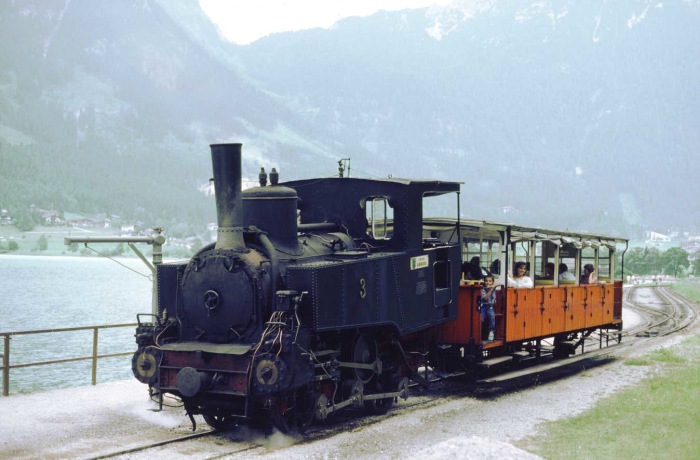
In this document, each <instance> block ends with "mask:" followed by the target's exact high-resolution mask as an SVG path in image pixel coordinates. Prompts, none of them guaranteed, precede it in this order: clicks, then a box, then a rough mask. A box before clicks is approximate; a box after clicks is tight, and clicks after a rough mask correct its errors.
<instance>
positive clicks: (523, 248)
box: [509, 241, 532, 273]
mask: <svg viewBox="0 0 700 460" xmlns="http://www.w3.org/2000/svg"><path fill="white" fill-rule="evenodd" d="M511 262H512V263H511V267H510V268H509V270H510V271H513V265H515V263H516V262H525V263H526V264H527V269H528V271H529V272H530V273H531V269H532V267H530V242H529V241H519V242H517V243H513V257H512V258H511Z"/></svg>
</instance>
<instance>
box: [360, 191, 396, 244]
mask: <svg viewBox="0 0 700 460" xmlns="http://www.w3.org/2000/svg"><path fill="white" fill-rule="evenodd" d="M365 211H366V213H367V214H366V217H367V224H368V227H369V228H368V233H369V236H370V237H372V238H373V239H375V240H387V239H389V238H391V227H390V225H391V221H393V218H394V210H393V208H392V207H391V206H389V200H387V199H386V197H373V198H367V201H366V202H365Z"/></svg>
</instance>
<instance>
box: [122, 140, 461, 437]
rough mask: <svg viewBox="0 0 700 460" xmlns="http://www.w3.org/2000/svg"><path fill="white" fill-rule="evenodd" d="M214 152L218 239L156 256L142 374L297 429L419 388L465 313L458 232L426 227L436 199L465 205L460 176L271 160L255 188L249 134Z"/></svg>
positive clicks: (183, 393) (214, 408)
mask: <svg viewBox="0 0 700 460" xmlns="http://www.w3.org/2000/svg"><path fill="white" fill-rule="evenodd" d="M211 157H212V164H213V173H214V178H213V181H214V188H215V193H216V210H217V219H218V233H217V240H216V243H214V244H211V245H208V246H206V247H204V248H202V249H201V250H199V252H197V253H196V254H195V255H194V256H193V257H192V258H191V260H189V261H187V262H183V263H163V264H160V265H158V266H157V279H156V289H157V315H156V318H155V320H154V321H153V322H151V323H140V324H139V326H138V328H137V331H136V341H137V344H138V350H137V351H136V353H135V354H134V358H133V361H132V367H133V371H134V374H135V376H136V378H137V379H138V380H139V381H141V382H143V383H146V384H148V385H149V387H150V388H151V389H152V390H153V391H154V392H157V393H159V394H161V395H163V394H168V393H169V394H172V395H175V396H177V397H179V398H181V399H182V401H183V403H184V408H185V410H186V411H187V414H188V415H189V416H190V418H191V419H192V422H193V424H194V423H195V422H194V415H197V414H201V415H203V417H204V420H205V421H206V422H207V423H208V424H210V425H211V426H213V427H216V428H221V427H224V426H227V425H228V424H230V423H231V422H238V421H242V420H245V421H263V422H267V421H271V422H272V424H273V425H274V426H276V427H277V428H279V429H280V430H282V431H290V430H294V429H298V428H303V427H305V426H306V425H308V424H309V423H310V422H311V421H313V420H324V419H326V417H328V416H329V415H330V414H331V413H333V412H336V411H338V410H341V409H343V408H345V407H348V406H353V407H361V406H362V407H366V408H367V409H368V410H370V411H373V412H375V413H384V412H386V411H388V410H389V409H390V408H391V407H392V405H393V404H394V401H395V399H396V398H407V397H408V392H409V380H410V379H418V377H417V375H416V369H417V364H416V362H415V359H416V358H415V354H413V353H412V352H413V351H415V350H427V347H428V346H429V344H428V343H427V340H428V336H427V335H426V334H425V333H424V332H425V331H426V330H429V329H430V328H434V327H436V326H439V325H441V324H444V323H447V322H449V321H453V320H455V319H456V318H457V312H458V302H457V300H458V296H459V288H460V264H461V252H460V244H459V241H458V240H457V241H454V242H450V241H440V240H439V239H436V238H430V237H427V238H426V237H425V236H424V234H423V232H424V229H423V222H422V213H423V208H424V206H426V205H425V204H424V202H425V201H429V200H431V199H432V198H434V197H439V196H445V195H450V194H452V195H453V196H454V209H455V210H457V209H458V198H459V196H458V195H459V194H458V192H459V190H460V184H459V183H456V182H445V181H410V180H401V179H382V180H367V179H356V178H343V177H333V178H323V179H314V180H300V181H293V182H287V183H284V184H280V183H279V178H278V174H277V173H276V171H274V170H273V171H272V172H271V173H270V175H269V180H270V183H269V184H268V183H267V180H268V176H267V175H266V174H264V173H263V174H261V177H260V186H259V187H255V188H252V189H247V190H244V191H241V144H218V145H212V146H211ZM455 217H457V220H456V221H455V222H456V224H455V225H453V230H454V232H459V225H458V222H459V220H458V216H457V213H456V211H455ZM409 351H410V352H409ZM193 426H194V425H193Z"/></svg>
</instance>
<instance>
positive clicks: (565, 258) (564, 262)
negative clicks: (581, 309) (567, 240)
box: [559, 244, 578, 284]
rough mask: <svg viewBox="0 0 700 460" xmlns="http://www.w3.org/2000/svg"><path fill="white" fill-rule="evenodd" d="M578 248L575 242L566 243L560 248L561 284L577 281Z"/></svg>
mask: <svg viewBox="0 0 700 460" xmlns="http://www.w3.org/2000/svg"><path fill="white" fill-rule="evenodd" d="M577 256H578V249H577V248H576V247H575V246H574V245H573V244H565V245H563V246H562V247H561V248H560V249H559V284H574V283H575V282H576V273H577V271H576V258H577Z"/></svg>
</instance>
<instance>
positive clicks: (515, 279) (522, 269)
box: [508, 261, 533, 288]
mask: <svg viewBox="0 0 700 460" xmlns="http://www.w3.org/2000/svg"><path fill="white" fill-rule="evenodd" d="M525 273H527V264H526V263H525V262H522V261H521V262H516V263H515V266H514V267H513V275H512V276H511V275H508V285H509V286H510V287H516V288H519V287H524V288H531V287H533V284H532V278H530V277H529V276H527V275H526V274H525Z"/></svg>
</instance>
